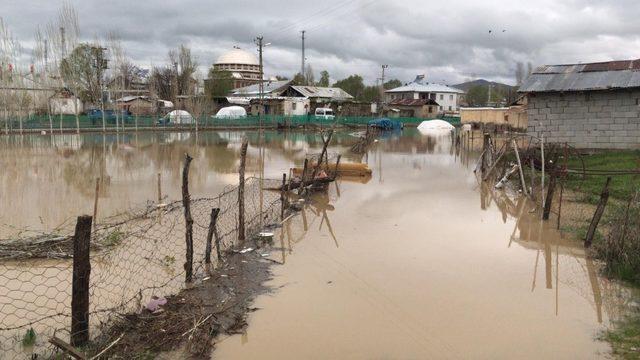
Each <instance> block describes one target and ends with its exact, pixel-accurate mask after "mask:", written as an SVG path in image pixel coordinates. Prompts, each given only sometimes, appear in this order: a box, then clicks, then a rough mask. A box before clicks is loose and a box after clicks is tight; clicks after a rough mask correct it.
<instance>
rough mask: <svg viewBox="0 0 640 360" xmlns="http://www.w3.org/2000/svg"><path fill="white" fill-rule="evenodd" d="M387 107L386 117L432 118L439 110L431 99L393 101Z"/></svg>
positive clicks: (438, 106)
mask: <svg viewBox="0 0 640 360" xmlns="http://www.w3.org/2000/svg"><path fill="white" fill-rule="evenodd" d="M387 105H388V107H387V108H386V110H385V113H386V114H387V117H414V118H434V117H436V116H437V115H438V111H439V108H440V105H438V103H437V102H436V101H435V100H432V99H394V100H391V101H390V102H389V103H388V104H387Z"/></svg>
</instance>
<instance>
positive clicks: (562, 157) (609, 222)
mask: <svg viewBox="0 0 640 360" xmlns="http://www.w3.org/2000/svg"><path fill="white" fill-rule="evenodd" d="M469 138H470V133H469V132H464V131H460V132H459V133H457V134H456V136H455V137H454V141H455V142H456V143H457V144H459V146H461V147H468V146H469ZM480 144H481V145H480ZM478 145H479V146H480V147H479V149H478V150H479V151H481V156H480V159H479V161H478V163H477V166H476V171H477V172H479V174H481V179H482V180H483V181H488V182H490V184H495V185H494V186H495V187H497V188H501V187H503V186H505V184H506V183H507V182H508V180H509V178H511V180H512V181H511V184H513V185H514V186H513V188H515V189H518V191H519V192H520V193H521V194H523V195H524V196H526V197H528V198H530V200H532V201H533V202H534V203H535V204H537V205H538V206H539V209H540V216H541V217H542V219H544V220H550V221H554V222H555V226H556V227H557V228H558V229H562V230H564V231H569V232H572V233H574V234H575V235H576V236H577V237H578V238H579V239H581V240H583V241H584V243H585V246H586V247H590V246H591V245H592V244H593V243H594V241H595V240H605V241H606V242H607V244H606V246H607V247H610V246H611V241H614V242H615V243H618V244H619V243H624V237H629V236H630V235H631V234H632V231H637V229H636V230H633V229H631V228H630V226H631V225H633V222H631V221H627V220H624V219H628V218H630V217H631V216H630V215H629V214H634V209H636V208H637V207H638V205H639V204H638V202H639V201H640V198H639V192H640V151H635V152H634V151H622V150H620V151H608V152H603V151H599V152H589V151H584V150H579V149H575V148H572V147H571V146H569V145H567V144H566V143H546V142H545V141H544V139H542V138H536V137H532V136H528V135H525V134H518V133H508V132H507V133H500V134H497V133H494V134H492V133H484V134H483V137H482V139H481V140H479V141H478ZM635 213H637V210H636V212H635ZM615 224H618V225H615ZM620 224H623V228H625V229H627V228H628V229H627V230H625V231H618V230H619V229H618V227H619V225H620ZM599 225H600V226H599ZM602 225H604V226H602ZM636 226H637V225H636ZM612 230H613V231H612ZM613 236H616V237H617V239H613ZM626 245H627V246H629V245H631V244H630V242H627V243H626ZM638 250H640V249H638Z"/></svg>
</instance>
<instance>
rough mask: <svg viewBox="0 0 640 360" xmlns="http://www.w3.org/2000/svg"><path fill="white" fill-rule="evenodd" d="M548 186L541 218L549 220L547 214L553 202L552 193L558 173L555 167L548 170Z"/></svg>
mask: <svg viewBox="0 0 640 360" xmlns="http://www.w3.org/2000/svg"><path fill="white" fill-rule="evenodd" d="M549 176H550V178H549V187H548V188H547V198H546V199H545V201H544V211H543V212H542V220H549V214H550V213H551V204H552V203H553V193H554V191H555V189H556V181H557V180H558V173H557V171H556V169H552V170H551V171H549Z"/></svg>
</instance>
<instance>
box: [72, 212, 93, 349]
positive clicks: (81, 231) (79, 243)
mask: <svg viewBox="0 0 640 360" xmlns="http://www.w3.org/2000/svg"><path fill="white" fill-rule="evenodd" d="M92 220H93V218H92V217H91V216H89V215H83V216H79V217H78V222H77V223H76V231H75V234H74V235H73V281H72V285H71V345H73V346H82V345H84V344H86V343H87V341H89V276H90V274H91V261H90V259H89V246H90V244H91V223H92Z"/></svg>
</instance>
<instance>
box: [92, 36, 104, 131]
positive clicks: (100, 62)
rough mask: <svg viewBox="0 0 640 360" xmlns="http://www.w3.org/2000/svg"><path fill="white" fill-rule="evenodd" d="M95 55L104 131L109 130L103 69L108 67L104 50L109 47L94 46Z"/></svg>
mask: <svg viewBox="0 0 640 360" xmlns="http://www.w3.org/2000/svg"><path fill="white" fill-rule="evenodd" d="M92 50H93V52H94V56H95V58H96V63H95V67H96V75H97V77H98V88H99V89H100V112H101V113H102V132H106V131H107V125H106V124H107V121H106V117H105V115H104V93H103V91H102V71H103V70H106V69H107V60H106V59H105V58H104V51H105V50H107V48H103V47H93V48H92Z"/></svg>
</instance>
